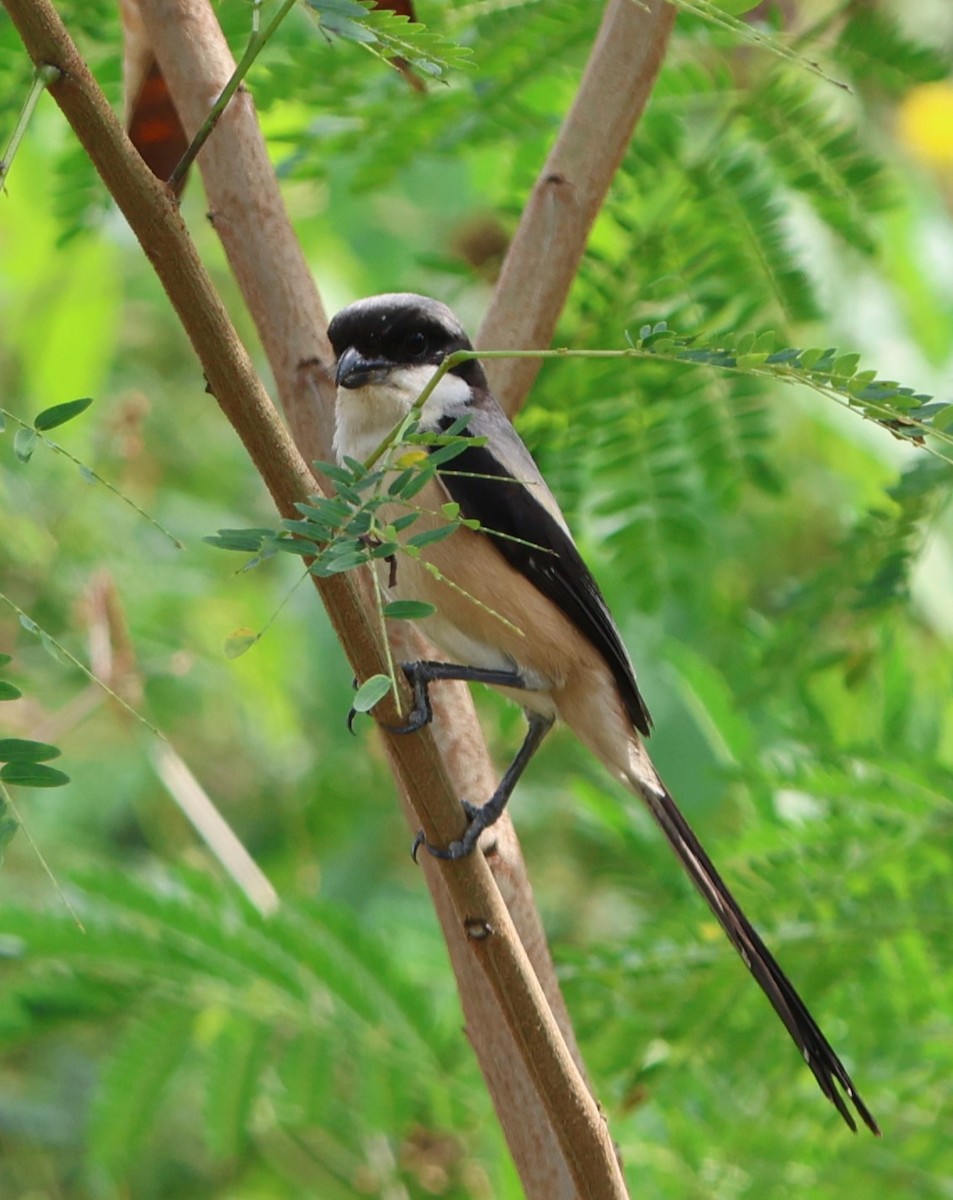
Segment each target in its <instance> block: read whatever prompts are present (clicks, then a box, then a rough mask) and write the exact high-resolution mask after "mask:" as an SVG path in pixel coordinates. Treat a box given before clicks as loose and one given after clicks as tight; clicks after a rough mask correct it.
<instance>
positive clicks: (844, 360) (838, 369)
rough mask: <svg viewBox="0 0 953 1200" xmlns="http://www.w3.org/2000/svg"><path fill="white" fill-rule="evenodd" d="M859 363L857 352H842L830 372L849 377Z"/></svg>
mask: <svg viewBox="0 0 953 1200" xmlns="http://www.w3.org/2000/svg"><path fill="white" fill-rule="evenodd" d="M859 363H860V355H859V354H842V355H841V356H840V358H838V359H837V360H836V361H835V363H834V370H833V372H832V374H834V375H838V376H841V377H844V378H847V379H850V378H851V376H852V375H853V374H854V372H855V371H856V370H857V366H858V364H859Z"/></svg>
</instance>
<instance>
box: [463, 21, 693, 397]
mask: <svg viewBox="0 0 953 1200" xmlns="http://www.w3.org/2000/svg"><path fill="white" fill-rule="evenodd" d="M674 19H675V9H674V8H673V7H671V5H669V4H667V3H666V2H665V0H644V2H637V0H609V2H608V4H607V5H606V9H605V13H604V14H603V19H602V25H601V26H600V29H599V33H598V35H597V37H596V41H595V43H594V44H593V48H592V52H591V54H590V56H589V61H588V63H587V65H586V70H585V74H584V75H583V78H582V82H581V83H580V85H579V91H578V93H577V94H576V98H575V100H574V102H573V105H572V108H571V109H570V111H569V113H568V115H567V116H566V119H565V121H564V122H563V125H562V128H561V129H560V131H559V136H558V137H557V139H556V142H555V144H554V146H553V148H552V150H551V152H550V154H549V157H548V158H547V159H546V162H545V164H544V166H543V168H542V170H541V171H540V173H539V176H538V178H537V180H536V185H535V187H534V188H533V192H532V194H531V196H530V198H529V201H528V203H527V205H526V208H525V209H524V210H523V215H522V218H521V219H520V223H519V227H518V228H517V231H516V234H515V236H514V237H513V241H512V242H511V244H510V248H509V250H508V252H507V255H506V259H505V260H504V263H503V269H502V271H501V273H500V278H499V281H498V282H497V285H496V291H495V293H494V296H493V302H492V304H491V305H490V309H489V311H488V312H487V315H486V318H485V320H484V321H483V324H482V326H481V328H480V331H479V333H478V334H477V337H476V345H477V346H494V347H497V348H499V349H505V348H511V347H515V346H523V347H525V348H527V349H536V348H542V347H545V346H548V345H549V344H550V342H551V341H552V338H553V334H554V333H555V330H556V324H557V322H558V320H559V316H560V313H561V312H562V310H563V306H564V304H565V302H566V297H567V295H568V294H569V289H570V287H571V286H572V283H573V280H574V279H575V277H576V272H577V270H578V267H579V261H580V259H581V258H582V255H583V251H584V250H585V247H586V241H587V240H588V237H589V231H590V229H591V228H592V224H593V222H594V221H595V219H596V217H597V215H598V214H599V211H600V209H601V208H602V205H603V203H604V202H605V197H606V193H607V192H608V190H609V186H610V184H611V183H612V179H613V176H614V175H615V172H616V170H617V168H618V166H619V164H620V163H621V161H622V158H623V155H624V154H625V151H626V148H627V147H628V145H629V142H630V141H631V139H632V134H633V131H634V129H635V127H636V124H637V123H638V120H639V117H640V116H641V115H642V112H643V110H644V109H645V105H646V103H647V102H648V98H649V94H650V93H651V90H652V85H653V84H654V82H655V77H656V75H657V74H658V71H659V68H660V66H661V64H662V57H663V55H664V53H665V47H666V45H667V43H668V36H669V32H670V31H671V28H672V22H673V21H674ZM645 186H646V187H651V186H652V181H651V180H646V181H645ZM538 371H539V362H538V361H534V360H532V359H528V358H527V359H525V360H524V361H513V362H502V363H495V364H493V365H492V366H491V368H490V370H489V371H488V375H489V378H490V384H491V386H492V387H493V391H494V393H495V395H496V397H497V399H498V400H499V401H500V403H501V404H502V405H503V408H504V409H505V410H506V411H507V412H508V413H509V414H510V416H512V415H513V414H514V413H515V412H516V411H517V410H518V409H519V408H520V406H521V405H522V403H523V401H524V399H525V398H526V394H527V392H528V391H529V389H530V388H531V387H532V385H533V381H534V380H535V378H536V375H537V372H538Z"/></svg>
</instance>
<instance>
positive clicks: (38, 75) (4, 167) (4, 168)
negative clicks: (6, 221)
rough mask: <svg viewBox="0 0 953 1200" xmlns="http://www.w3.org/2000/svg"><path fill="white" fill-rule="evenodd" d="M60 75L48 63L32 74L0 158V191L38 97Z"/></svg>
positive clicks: (56, 69)
mask: <svg viewBox="0 0 953 1200" xmlns="http://www.w3.org/2000/svg"><path fill="white" fill-rule="evenodd" d="M61 74H62V72H61V71H60V70H59V68H58V67H54V66H52V65H51V64H50V63H44V64H43V65H42V66H39V67H37V68H36V70H35V71H34V72H33V83H32V84H31V85H30V91H29V93H28V95H27V98H26V100H24V102H23V108H22V109H20V115H19V117H17V123H16V125H14V127H13V133H11V134H10V141H9V143H8V145H7V149H6V153H5V154H4V156H3V158H0V191H2V190H3V188H4V186H5V183H6V178H7V176H8V175H9V174H10V167H11V166H12V165H13V160H14V158H15V157H16V153H17V151H18V150H19V149H20V143H21V142H22V141H23V135H24V134H25V133H26V128H27V126H28V125H29V123H30V118H31V117H32V116H33V110H34V109H35V108H36V106H37V102H38V101H39V99H40V96H41V95H42V94H43V92H45V91H46V89H47V88H48V87H49V86H50V84H51V83H56V81H57V79H59V77H60V75H61Z"/></svg>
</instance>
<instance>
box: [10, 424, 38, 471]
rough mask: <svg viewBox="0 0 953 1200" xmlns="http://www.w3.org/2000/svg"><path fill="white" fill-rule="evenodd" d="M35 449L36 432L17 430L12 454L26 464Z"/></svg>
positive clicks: (33, 430)
mask: <svg viewBox="0 0 953 1200" xmlns="http://www.w3.org/2000/svg"><path fill="white" fill-rule="evenodd" d="M35 449H36V430H35V429H18V430H17V433H16V437H15V438H14V439H13V453H14V454H15V455H16V456H17V458H18V459H19V460H20V462H22V463H28V462H29V461H30V459H31V458H32V457H33V451H34V450H35Z"/></svg>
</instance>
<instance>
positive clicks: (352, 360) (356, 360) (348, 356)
mask: <svg viewBox="0 0 953 1200" xmlns="http://www.w3.org/2000/svg"><path fill="white" fill-rule="evenodd" d="M393 365H394V364H393V363H390V362H388V361H387V360H386V359H383V358H365V357H364V355H363V354H361V352H360V350H357V349H355V347H354V346H348V348H347V349H346V350H345V351H344V353H343V354H342V355H341V357H340V358H339V359H338V365H337V368H336V370H335V372H334V381H335V383H336V384H337V385H338V387H343V388H359V387H364V385H365V384H367V383H383V381H384V380H385V379H386V378H387V376H388V375H389V374H390V371H391V368H392V367H393Z"/></svg>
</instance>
